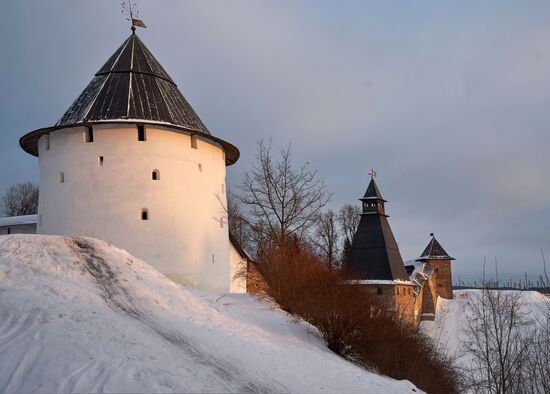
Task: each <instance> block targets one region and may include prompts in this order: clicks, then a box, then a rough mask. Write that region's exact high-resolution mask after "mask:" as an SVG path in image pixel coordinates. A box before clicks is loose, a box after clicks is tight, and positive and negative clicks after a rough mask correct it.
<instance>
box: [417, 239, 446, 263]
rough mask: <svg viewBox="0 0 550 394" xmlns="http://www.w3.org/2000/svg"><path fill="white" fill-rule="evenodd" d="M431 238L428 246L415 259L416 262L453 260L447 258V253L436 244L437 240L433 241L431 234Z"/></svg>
mask: <svg viewBox="0 0 550 394" xmlns="http://www.w3.org/2000/svg"><path fill="white" fill-rule="evenodd" d="M431 237H432V239H431V240H430V242H429V243H428V246H426V249H424V251H423V252H422V255H421V256H420V257H419V258H418V259H417V261H424V260H455V259H454V258H453V257H451V256H449V254H448V253H447V252H445V249H443V246H441V244H440V243H439V242H437V239H435V236H434V235H433V234H431Z"/></svg>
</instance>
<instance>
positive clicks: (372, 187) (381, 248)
mask: <svg viewBox="0 0 550 394" xmlns="http://www.w3.org/2000/svg"><path fill="white" fill-rule="evenodd" d="M371 199H379V200H383V198H382V194H381V193H380V190H378V187H377V186H376V183H375V182H374V179H371V181H370V184H369V187H368V188H367V192H366V193H365V196H364V197H363V198H362V200H371ZM371 201H372V200H371ZM384 201H385V200H384ZM364 203H365V204H366V203H367V202H364ZM347 268H348V270H349V271H350V273H352V274H354V275H356V276H357V277H358V279H366V280H403V281H407V280H409V275H408V274H407V271H406V269H405V265H404V264H403V259H402V258H401V253H400V252H399V247H398V246H397V242H396V241H395V237H394V236H393V233H392V230H391V227H390V224H389V222H388V217H387V215H386V214H385V213H384V210H383V209H378V208H376V209H373V210H367V211H365V210H364V211H363V214H361V220H360V221H359V226H358V227H357V231H356V232H355V236H354V238H353V243H352V246H351V252H350V256H349V259H348V261H347Z"/></svg>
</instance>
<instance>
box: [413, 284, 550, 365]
mask: <svg viewBox="0 0 550 394" xmlns="http://www.w3.org/2000/svg"><path fill="white" fill-rule="evenodd" d="M503 291H507V292H508V291H510V290H503ZM480 292H481V290H475V289H469V290H455V291H454V299H452V300H446V299H444V298H439V300H438V304H437V311H436V313H435V321H423V322H421V323H420V329H421V330H422V331H424V332H425V333H427V334H428V335H429V336H430V337H432V338H433V339H434V340H435V341H436V342H437V343H438V344H439V345H440V346H441V347H442V348H443V349H445V350H447V351H448V352H449V353H450V354H452V355H455V356H457V357H458V360H457V361H458V364H459V365H464V366H468V364H469V362H470V359H469V356H467V355H465V354H464V349H463V346H462V342H463V340H464V339H465V335H466V332H465V330H466V327H467V317H468V315H469V312H468V303H469V302H470V301H471V300H472V297H473V296H474V295H475V294H478V293H480ZM510 292H514V293H518V294H519V295H520V296H521V303H522V304H523V305H524V306H525V312H526V318H527V322H528V323H530V324H535V321H536V319H540V318H542V311H543V303H544V302H545V298H544V296H543V295H542V294H540V293H538V292H536V291H510Z"/></svg>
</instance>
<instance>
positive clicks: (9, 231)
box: [8, 227, 11, 235]
mask: <svg viewBox="0 0 550 394" xmlns="http://www.w3.org/2000/svg"><path fill="white" fill-rule="evenodd" d="M10 234H11V228H9V227H8V235H10Z"/></svg>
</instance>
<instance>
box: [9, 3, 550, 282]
mask: <svg viewBox="0 0 550 394" xmlns="http://www.w3.org/2000/svg"><path fill="white" fill-rule="evenodd" d="M140 10H141V17H142V19H143V20H144V21H145V23H146V24H147V26H148V28H147V29H141V30H140V31H139V32H138V33H139V35H140V37H141V38H142V40H143V41H144V42H145V44H146V45H147V46H148V47H149V49H150V50H151V51H152V52H153V54H154V55H155V56H156V57H157V59H159V61H160V62H161V63H162V64H163V65H164V67H165V68H166V70H167V71H168V73H169V74H170V75H171V76H172V78H173V79H174V80H175V81H176V83H177V84H178V85H179V87H180V89H181V90H182V92H183V94H184V95H185V96H186V98H187V99H188V100H189V101H190V102H191V104H192V106H193V107H194V108H195V110H196V111H197V112H198V114H199V116H200V117H201V118H202V119H203V121H204V122H205V124H206V125H207V126H208V128H209V129H210V130H211V131H212V132H213V133H214V134H215V135H216V136H219V137H221V138H224V139H227V140H228V141H230V142H232V143H234V144H235V145H236V146H237V147H239V149H240V151H241V155H242V156H241V160H239V162H238V163H237V164H236V165H234V166H232V167H230V168H229V169H228V179H229V184H230V185H236V184H237V183H238V181H239V178H240V176H241V174H242V173H243V171H244V170H246V168H247V167H248V165H249V164H250V162H251V160H252V159H253V155H254V150H255V142H256V141H257V140H259V139H261V138H272V139H273V143H274V145H276V146H277V145H278V146H282V145H286V144H287V143H288V142H289V141H290V140H291V141H292V144H293V149H294V157H295V160H296V161H297V162H305V161H309V162H310V163H311V164H312V165H313V166H314V167H316V168H318V170H319V174H320V176H322V177H323V178H324V180H325V182H326V183H327V185H328V187H329V189H330V190H332V191H333V192H334V197H333V200H332V203H331V206H332V207H334V208H337V207H339V206H340V205H342V204H344V203H354V202H356V201H357V200H356V199H357V198H359V197H360V196H361V195H362V194H363V193H364V191H365V188H366V186H367V184H368V170H369V169H370V168H371V167H374V168H376V169H377V170H378V174H379V177H378V184H379V186H380V189H381V191H382V193H383V195H384V197H385V198H386V199H387V200H389V204H388V205H387V209H388V211H389V214H390V215H391V217H390V223H391V225H392V228H393V231H394V234H395V236H396V238H397V240H398V242H399V244H400V248H401V252H402V254H403V257H404V258H405V259H409V258H413V257H416V256H417V255H419V253H421V252H422V250H423V248H424V246H425V245H426V244H427V242H428V234H429V233H430V232H432V231H433V232H435V233H436V235H437V237H438V239H439V240H440V241H441V243H442V244H443V246H444V247H446V248H447V250H448V252H449V253H451V254H452V255H453V256H454V257H456V258H457V262H456V264H455V272H456V273H457V274H459V273H462V274H464V273H468V272H476V271H479V270H480V269H481V264H482V261H483V257H484V256H486V257H487V258H488V259H489V260H491V261H492V260H493V259H494V257H495V256H496V257H497V258H498V260H499V264H500V267H501V271H516V272H524V271H527V272H537V271H540V270H541V257H540V248H541V246H544V248H545V250H546V251H547V255H550V133H549V128H550V110H549V109H550V24H549V23H548V21H549V20H550V3H548V2H546V1H538V2H535V1H533V2H531V1H526V2H507V1H484V2H477V1H476V2H473V1H472V2H467V1H463V2H442V1H424V2H414V1H403V2H380V1H373V2H366V1H356V2H354V1H307V2H306V1H270V2H267V1H258V0H251V1H231V2H227V1H216V2H215V1H162V2H161V1H154V2H153V1H140ZM2 16H3V18H2V23H1V24H0V50H1V52H0V53H1V57H0V116H1V119H2V129H1V130H0V193H3V191H4V189H5V187H6V186H7V185H9V184H12V183H15V182H22V181H26V180H34V181H36V180H37V176H38V165H37V160H36V158H34V157H31V156H29V155H27V154H25V153H24V152H23V151H22V150H21V149H20V148H19V147H18V138H19V137H20V136H21V135H23V134H24V133H26V132H28V131H30V130H33V129H36V128H40V127H45V126H49V125H52V124H54V123H55V122H56V121H57V119H58V118H59V117H60V116H61V115H62V114H63V112H64V111H65V110H66V109H67V107H68V106H69V105H70V104H71V103H72V101H73V100H74V99H75V98H76V97H77V95H78V94H79V93H80V92H81V91H82V89H83V88H84V87H85V86H86V85H87V84H88V82H89V81H90V80H91V78H92V76H93V74H94V73H95V72H96V71H97V70H98V69H99V68H100V67H101V65H102V64H103V63H104V62H105V61H106V60H107V58H108V57H109V55H111V53H112V52H113V51H114V50H115V49H116V48H117V47H118V46H119V45H120V43H122V41H123V40H124V39H125V38H126V37H127V35H128V34H129V33H130V31H129V28H128V24H127V22H126V21H125V20H124V18H123V17H122V15H121V14H120V6H119V2H117V1H112V0H111V1H98V0H94V1H93V2H92V1H87V2H85V1H68V0H67V1H48V2H44V1H17V2H15V1H14V2H5V3H4V4H3V5H2Z"/></svg>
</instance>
